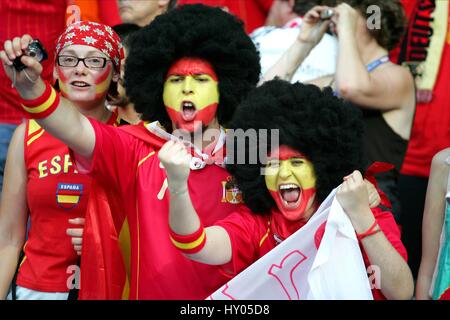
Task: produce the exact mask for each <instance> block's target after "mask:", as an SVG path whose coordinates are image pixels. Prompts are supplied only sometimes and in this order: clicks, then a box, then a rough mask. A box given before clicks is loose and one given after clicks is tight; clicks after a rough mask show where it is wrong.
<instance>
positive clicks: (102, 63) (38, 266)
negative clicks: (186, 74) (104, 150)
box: [0, 22, 123, 300]
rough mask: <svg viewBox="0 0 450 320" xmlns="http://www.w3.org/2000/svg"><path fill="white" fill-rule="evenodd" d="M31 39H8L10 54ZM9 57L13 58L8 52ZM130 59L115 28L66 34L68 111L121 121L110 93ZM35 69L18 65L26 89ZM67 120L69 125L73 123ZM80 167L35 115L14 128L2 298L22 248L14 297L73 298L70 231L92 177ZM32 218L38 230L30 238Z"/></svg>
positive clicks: (59, 67)
mask: <svg viewBox="0 0 450 320" xmlns="http://www.w3.org/2000/svg"><path fill="white" fill-rule="evenodd" d="M30 40H31V37H30V36H24V37H23V38H22V39H19V38H16V39H14V40H13V41H12V42H11V41H7V42H6V43H5V48H12V47H13V46H14V47H16V50H15V51H14V52H11V51H9V53H8V54H9V57H10V58H12V59H14V58H16V57H19V56H21V54H22V53H21V51H20V49H19V48H22V49H23V48H26V46H27V45H28V43H29V41H30ZM1 55H2V57H5V56H4V55H5V52H2V53H1ZM122 57H123V54H122V48H121V44H120V40H119V38H118V36H117V35H116V34H115V33H114V32H113V31H112V29H111V28H110V27H108V26H105V25H102V24H98V23H93V22H79V23H75V24H72V25H71V26H69V27H68V28H67V29H66V30H65V31H64V32H63V34H62V35H61V36H60V37H59V39H58V41H57V46H56V52H55V60H56V61H55V67H54V77H55V79H56V80H57V86H58V87H59V89H60V92H61V96H62V97H64V98H65V99H67V100H66V101H67V103H68V106H69V107H68V109H67V114H70V113H72V112H74V111H76V112H80V113H81V114H83V115H85V116H88V117H91V118H93V119H96V120H97V121H100V122H103V123H105V124H108V125H111V126H116V125H117V124H118V122H119V119H118V118H117V115H116V114H112V113H111V112H109V111H108V110H107V109H106V108H105V100H106V98H107V95H108V94H110V95H115V94H117V81H118V78H119V70H120V63H121V60H122ZM21 60H22V62H24V63H25V64H26V65H28V66H30V64H31V65H33V64H37V62H36V61H35V60H33V59H32V58H31V57H26V56H22V58H21ZM39 66H40V65H39ZM40 68H42V67H40ZM30 69H32V68H30V67H29V68H27V69H26V70H25V71H23V72H21V73H22V74H19V72H18V71H13V70H12V68H8V70H7V72H8V73H14V72H17V73H18V74H17V83H16V85H17V86H19V83H20V80H19V78H20V77H21V76H22V77H23V76H24V72H26V74H25V77H27V78H26V81H29V82H30V83H32V82H35V81H37V79H36V77H35V76H32V74H33V73H34V72H33V71H31V70H30ZM40 70H42V69H40ZM45 91H46V92H51V94H50V98H49V99H53V100H52V101H53V103H55V101H56V102H57V101H58V100H59V99H60V98H59V94H56V92H55V91H54V90H53V89H52V88H51V86H50V85H49V84H47V85H46V87H45ZM22 102H23V101H22ZM29 115H30V114H29ZM62 117H63V118H64V117H65V115H62ZM63 118H62V120H61V125H63V126H66V127H69V126H70V124H67V123H65V122H64V120H63ZM74 164H75V163H74V160H73V159H72V157H71V155H70V152H69V148H68V146H67V145H65V144H63V143H62V142H61V141H59V140H57V139H56V138H54V137H53V136H51V135H50V133H49V132H47V131H46V130H44V129H43V128H42V127H41V126H39V124H38V123H37V122H36V121H35V120H27V121H26V122H25V123H23V124H21V125H20V126H19V127H18V128H17V130H16V132H15V133H14V136H13V138H12V142H11V146H10V148H9V152H8V158H7V165H6V175H5V188H4V190H3V197H2V203H1V213H0V235H1V236H0V255H1V257H2V259H1V260H0V270H1V273H0V299H4V298H5V297H6V294H7V292H8V288H9V285H10V283H11V280H12V278H13V276H14V272H15V271H16V266H17V261H18V259H19V254H20V252H21V250H22V248H23V252H24V256H23V258H22V259H21V261H20V267H19V269H18V275H17V280H16V284H17V287H16V286H14V287H15V289H14V290H13V292H11V295H10V296H9V298H13V299H21V300H22V299H27V300H28V299H51V300H59V299H63V300H65V299H67V298H68V294H69V291H70V289H71V286H70V285H71V284H72V283H71V282H70V281H68V280H69V276H71V275H72V274H73V272H74V270H75V269H73V267H75V266H76V265H77V261H78V256H77V252H76V251H74V250H73V247H72V242H71V239H70V237H69V236H68V235H67V234H66V229H67V228H68V227H70V225H71V224H70V222H76V221H77V220H79V219H80V218H83V217H84V215H85V212H86V208H87V206H88V200H89V196H90V193H91V182H92V181H91V178H90V177H89V176H87V175H84V174H79V173H78V171H77V169H76V167H75V165H74ZM28 215H29V216H30V219H31V228H30V230H29V236H28V239H27V241H26V243H25V234H26V225H27V217H28ZM69 267H71V268H72V269H68V268H69ZM68 272H69V273H68ZM12 295H15V296H14V297H13V296H12Z"/></svg>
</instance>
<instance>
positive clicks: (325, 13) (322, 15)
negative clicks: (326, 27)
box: [320, 9, 334, 20]
mask: <svg viewBox="0 0 450 320" xmlns="http://www.w3.org/2000/svg"><path fill="white" fill-rule="evenodd" d="M333 15H334V11H333V9H325V10H323V11H322V12H321V13H320V19H321V20H329V19H331V17H332V16H333Z"/></svg>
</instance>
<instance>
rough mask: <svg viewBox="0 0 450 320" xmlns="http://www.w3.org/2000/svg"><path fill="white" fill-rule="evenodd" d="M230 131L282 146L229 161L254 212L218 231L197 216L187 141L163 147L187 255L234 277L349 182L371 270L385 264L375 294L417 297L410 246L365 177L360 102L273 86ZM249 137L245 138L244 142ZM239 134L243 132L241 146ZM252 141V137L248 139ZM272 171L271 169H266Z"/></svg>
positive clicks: (179, 241)
mask: <svg viewBox="0 0 450 320" xmlns="http://www.w3.org/2000/svg"><path fill="white" fill-rule="evenodd" d="M229 128H231V129H235V130H236V129H242V130H244V132H245V131H246V130H249V129H252V130H256V132H261V131H260V130H261V129H277V130H279V146H274V145H272V142H270V143H269V144H268V145H267V146H266V145H264V146H263V147H262V148H264V150H270V152H269V154H268V157H267V161H266V164H265V165H263V163H262V162H263V161H260V162H259V163H258V164H247V163H245V164H239V163H238V164H236V161H234V164H233V163H230V164H228V165H227V169H228V170H229V171H230V172H231V173H232V174H233V176H234V177H235V179H236V182H237V184H238V186H239V188H240V189H241V190H242V194H243V199H244V202H245V203H246V205H247V206H248V208H245V207H241V209H240V210H238V211H237V212H235V213H233V214H231V215H230V216H228V217H227V218H225V219H223V220H222V221H219V222H217V223H215V224H213V226H211V227H207V228H203V226H202V225H203V224H204V225H205V226H209V225H211V224H208V223H207V222H205V221H204V220H203V219H202V218H201V217H199V216H198V215H197V213H196V209H195V207H194V206H193V205H192V203H191V200H190V197H191V191H190V190H189V189H188V188H187V185H186V181H187V178H188V176H189V162H190V159H191V155H190V154H189V153H187V152H186V150H185V148H184V146H183V145H182V144H179V143H174V142H168V143H167V144H166V145H164V146H163V147H162V149H161V150H160V152H159V158H160V160H161V162H162V163H163V165H164V167H165V168H166V171H167V176H168V187H169V190H170V195H171V198H170V216H169V221H170V229H171V231H170V237H171V240H172V242H173V244H174V246H175V247H177V248H178V249H179V250H180V252H183V253H184V254H185V255H186V256H187V257H189V258H190V259H193V260H195V261H200V262H203V263H206V264H211V265H220V266H221V267H222V269H223V270H224V271H225V272H228V273H230V274H231V275H236V274H238V273H239V272H241V271H242V270H244V269H245V268H246V267H248V266H249V265H250V264H252V263H253V262H255V261H256V260H257V259H259V258H260V257H261V256H263V255H265V254H266V253H267V252H269V251H270V250H271V249H273V248H274V247H275V246H276V245H277V244H278V243H279V242H281V241H283V240H284V239H286V238H287V237H289V236H290V235H291V234H293V233H294V232H295V231H297V230H298V229H300V228H302V227H303V226H304V225H305V224H306V223H307V222H308V220H309V219H310V218H311V216H312V215H313V214H314V212H315V211H316V210H317V208H318V207H319V205H320V203H321V202H322V201H323V200H324V199H325V198H326V197H327V195H328V194H329V193H330V192H331V191H332V190H333V188H334V187H336V186H337V185H339V184H340V183H341V182H342V179H343V182H342V185H341V186H340V187H339V189H338V191H337V199H338V201H339V203H340V204H341V206H342V207H343V209H344V211H345V212H346V214H347V216H348V217H349V219H350V221H351V223H352V225H353V227H354V229H355V232H356V234H357V238H358V240H359V244H360V247H361V251H362V253H363V257H364V262H365V264H366V267H367V266H369V265H377V266H379V267H380V269H381V274H382V277H381V290H378V289H374V290H373V294H374V297H375V298H376V299H379V298H383V297H386V298H388V299H409V298H411V296H412V294H413V280H412V276H411V271H410V270H409V267H408V265H407V263H406V250H405V248H404V246H403V244H402V243H401V241H400V232H399V229H398V227H397V225H396V223H395V220H394V218H393V216H392V214H391V213H390V212H385V211H383V210H381V209H380V208H378V207H376V208H372V209H370V207H369V197H368V193H367V189H366V187H365V185H364V182H363V177H362V175H361V174H360V172H359V171H357V169H360V167H361V164H362V156H361V149H362V145H361V143H362V138H361V137H362V135H361V133H362V120H361V118H360V116H359V114H358V111H357V110H356V108H353V107H352V106H350V105H348V104H347V103H344V102H342V101H341V100H339V99H338V98H336V97H334V96H333V95H332V93H331V90H329V89H328V90H326V91H325V92H322V91H321V90H320V89H318V88H316V87H315V86H304V85H302V84H299V83H296V84H293V85H291V84H289V83H288V82H284V81H281V80H272V81H269V82H266V83H265V84H263V85H262V86H261V87H259V88H258V89H256V90H254V91H253V92H252V93H251V94H249V96H248V98H247V99H246V100H245V101H244V102H243V103H241V104H240V106H239V108H238V109H237V111H236V114H235V115H234V117H233V120H232V121H231V123H230V125H229ZM246 138H247V137H246V136H245V135H244V137H243V139H246ZM239 139H240V137H239V136H238V137H237V141H238V143H236V144H235V146H239V145H241V144H240V143H239ZM261 139H262V137H261V136H257V141H252V142H253V143H252V142H250V143H248V144H247V146H246V148H245V150H244V152H243V154H242V151H243V150H239V149H238V147H235V148H236V150H234V151H235V153H234V154H237V155H238V157H239V152H241V154H240V156H245V159H251V157H250V156H251V153H252V152H256V151H259V153H258V154H260V153H261V150H256V148H253V147H254V146H255V145H257V146H259V148H261ZM244 143H245V141H244ZM263 171H264V175H262V174H261V172H263Z"/></svg>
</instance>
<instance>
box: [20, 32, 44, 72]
mask: <svg viewBox="0 0 450 320" xmlns="http://www.w3.org/2000/svg"><path fill="white" fill-rule="evenodd" d="M24 55H26V56H28V57H32V58H34V59H36V60H37V61H39V62H42V61H43V60H46V59H47V58H48V54H47V51H45V48H44V47H43V46H42V44H41V42H40V41H39V39H36V40H32V41H31V42H30V44H29V45H28V47H27V48H26V49H25V53H24ZM21 58H22V56H19V57H17V58H16V59H14V62H13V66H14V68H16V70H17V71H22V70H23V69H26V68H27V66H26V65H24V64H23V63H22V62H21V61H20V60H21Z"/></svg>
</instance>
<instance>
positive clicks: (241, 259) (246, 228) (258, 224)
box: [205, 206, 408, 300]
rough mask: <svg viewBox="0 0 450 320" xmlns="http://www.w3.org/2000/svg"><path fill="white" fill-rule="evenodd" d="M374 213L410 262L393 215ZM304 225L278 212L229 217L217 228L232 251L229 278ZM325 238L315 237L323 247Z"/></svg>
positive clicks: (376, 295)
mask: <svg viewBox="0 0 450 320" xmlns="http://www.w3.org/2000/svg"><path fill="white" fill-rule="evenodd" d="M371 210H372V213H373V214H374V217H375V219H376V220H377V222H378V225H379V226H380V229H381V231H382V232H383V233H384V235H385V236H386V238H387V240H388V241H389V242H390V243H391V245H392V246H393V247H394V249H395V250H396V251H397V252H398V253H399V254H400V255H401V256H402V257H403V259H405V261H406V260H407V258H408V256H407V253H406V249H405V247H404V246H403V244H402V242H401V240H400V230H399V228H398V226H397V224H396V222H395V220H394V217H393V215H392V213H390V212H388V211H383V210H381V209H380V208H379V207H377V208H373V209H371ZM304 224H305V223H304V222H292V221H287V220H286V219H284V218H283V216H282V215H281V213H280V212H279V211H278V210H272V211H271V214H270V215H264V216H263V215H256V214H254V213H252V212H251V211H250V209H248V208H246V207H244V206H242V207H241V208H240V209H239V211H237V212H234V213H232V214H230V215H229V216H228V217H227V218H225V219H223V220H221V221H218V222H217V223H216V224H215V225H218V226H221V227H222V228H224V229H225V230H226V231H227V233H228V235H229V236H230V240H231V245H232V249H233V255H232V259H231V261H230V262H229V263H228V264H226V265H223V266H222V268H223V269H224V272H227V273H228V274H230V276H235V275H237V274H238V273H240V272H241V271H243V270H244V269H245V268H247V267H248V266H249V265H251V264H252V263H254V262H255V261H256V260H258V259H259V258H261V257H262V256H264V255H265V254H266V253H268V252H269V251H270V250H272V249H273V248H275V247H276V246H277V245H278V244H279V243H281V242H282V241H283V240H285V239H286V238H287V237H289V236H290V235H291V234H293V233H294V232H295V231H297V230H299V229H300V228H301V227H302V226H303V225H304ZM205 225H206V226H208V225H207V224H205ZM322 236H323V232H321V233H319V232H318V233H316V241H318V243H320V241H321V239H322ZM360 248H361V252H362V255H363V258H364V264H365V266H366V268H367V267H369V266H370V265H371V263H370V261H369V257H368V256H367V254H366V252H365V250H364V247H363V246H362V244H361V243H360ZM343 259H345V257H343ZM372 294H373V297H374V299H375V300H382V299H385V297H384V296H383V294H382V293H381V290H379V289H372Z"/></svg>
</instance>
